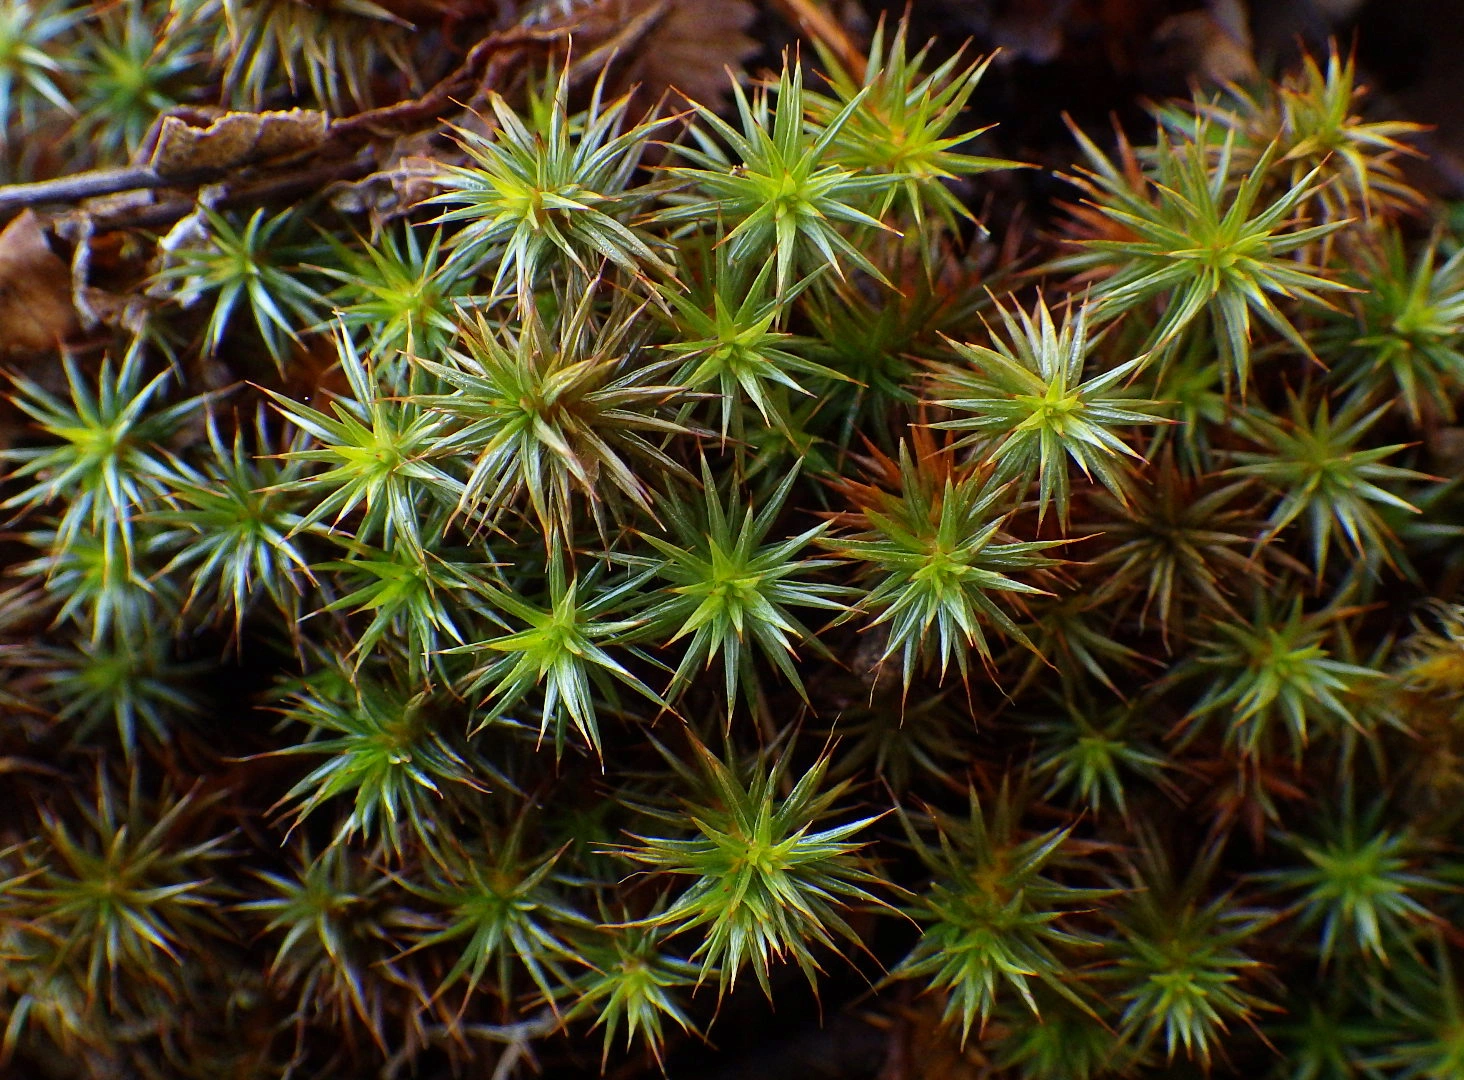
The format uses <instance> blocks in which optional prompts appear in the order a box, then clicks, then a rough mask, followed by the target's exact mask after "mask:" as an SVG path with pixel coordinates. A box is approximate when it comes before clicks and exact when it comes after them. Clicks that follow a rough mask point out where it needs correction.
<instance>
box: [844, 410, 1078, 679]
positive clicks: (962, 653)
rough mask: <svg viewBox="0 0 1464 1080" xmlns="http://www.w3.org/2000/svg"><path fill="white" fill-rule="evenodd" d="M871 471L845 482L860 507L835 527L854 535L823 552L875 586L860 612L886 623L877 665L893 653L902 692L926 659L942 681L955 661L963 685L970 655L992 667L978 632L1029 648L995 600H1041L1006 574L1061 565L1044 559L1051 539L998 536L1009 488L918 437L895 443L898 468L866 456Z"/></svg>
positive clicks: (875, 454) (1008, 508) (1035, 590)
mask: <svg viewBox="0 0 1464 1080" xmlns="http://www.w3.org/2000/svg"><path fill="white" fill-rule="evenodd" d="M912 446H913V449H912ZM869 472H870V474H871V477H870V478H871V480H872V481H873V482H872V483H858V482H856V481H853V480H846V481H844V482H843V483H842V485H841V490H842V494H843V495H844V496H845V497H846V498H847V499H848V500H849V501H850V502H852V503H853V504H854V505H855V506H856V507H857V508H858V509H857V510H854V511H849V512H846V513H845V514H844V515H842V516H841V517H838V518H836V519H835V520H836V521H837V522H838V523H839V524H841V525H845V526H847V527H849V528H851V529H853V530H855V531H853V532H852V533H851V534H849V535H847V536H843V535H841V536H839V537H837V538H834V539H831V540H829V541H828V544H829V546H830V547H832V548H833V550H834V551H836V552H837V553H838V554H840V555H841V556H843V557H844V558H847V559H850V560H853V561H854V562H855V563H856V564H858V565H860V566H861V567H862V568H864V573H865V574H866V575H867V576H868V577H870V578H871V579H873V580H872V584H871V586H870V587H869V592H868V598H867V599H866V601H865V607H866V609H867V610H868V612H869V613H870V614H871V615H873V616H874V618H873V620H872V623H871V625H873V626H875V627H879V626H884V625H885V624H889V630H888V635H889V642H888V645H887V646H886V648H885V650H884V657H883V658H882V659H887V658H889V657H891V656H894V655H896V654H898V655H899V657H900V663H901V666H902V669H903V671H904V680H905V685H906V687H908V686H909V684H910V680H911V679H912V678H913V677H914V675H915V672H916V670H917V669H919V668H921V667H924V666H926V665H928V664H929V663H930V662H931V661H932V660H936V659H938V661H939V672H940V675H941V676H944V674H945V672H946V669H947V668H948V667H949V665H950V663H951V661H955V664H956V667H957V668H958V669H959V670H960V672H961V674H962V676H963V677H967V676H969V672H970V666H969V655H968V651H969V650H972V649H974V650H975V651H976V653H977V655H979V656H980V657H981V658H982V659H983V660H990V658H991V646H990V643H989V642H988V640H987V637H986V630H985V629H984V628H983V624H985V625H986V626H995V627H996V628H997V629H999V630H1001V631H1003V632H1004V633H1005V634H1007V636H1009V637H1011V638H1013V639H1015V640H1016V641H1018V642H1021V643H1023V644H1026V643H1027V637H1026V635H1025V634H1023V633H1022V631H1021V630H1020V629H1019V628H1018V626H1017V624H1016V623H1015V622H1014V621H1013V620H1012V617H1011V615H1010V614H1008V613H1007V611H1006V610H1004V609H1003V608H1002V607H1001V606H999V605H998V603H997V600H996V597H1003V598H1005V597H1011V596H1021V595H1037V594H1040V593H1042V592H1043V590H1042V589H1041V588H1039V587H1038V586H1036V585H1033V584H1030V583H1028V582H1025V581H1022V580H1020V579H1018V578H1014V577H1012V576H1011V574H1012V573H1016V572H1028V573H1030V572H1032V571H1040V570H1042V569H1043V568H1045V567H1051V566H1056V565H1057V564H1058V561H1059V560H1057V559H1054V558H1052V557H1050V556H1048V555H1044V554H1043V552H1045V551H1048V550H1050V549H1052V548H1053V547H1055V546H1057V545H1056V544H1055V543H1054V542H1052V541H1018V540H1014V539H1012V538H1011V537H1010V535H1008V534H1004V533H1003V531H1002V526H1003V525H1004V524H1006V521H1007V519H1008V518H1009V517H1010V515H1011V513H1012V512H1013V509H1014V507H1013V505H1012V504H1013V501H1014V497H1013V493H1012V492H1011V490H1010V484H1001V483H998V482H996V481H995V480H993V479H992V477H991V475H990V471H989V469H987V468H985V467H983V466H982V465H981V464H980V463H977V464H975V465H961V464H958V463H957V462H956V459H955V456H954V454H953V452H952V451H951V450H950V448H949V447H944V448H940V449H937V448H936V446H935V443H934V440H933V439H930V438H921V437H919V436H918V435H917V436H916V437H914V438H913V439H912V441H911V442H909V443H904V442H902V443H901V444H900V459H899V461H898V462H896V461H894V460H893V459H891V458H889V457H888V456H886V455H885V454H883V453H881V452H880V451H878V450H871V453H870V457H869Z"/></svg>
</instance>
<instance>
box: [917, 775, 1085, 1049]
mask: <svg viewBox="0 0 1464 1080" xmlns="http://www.w3.org/2000/svg"><path fill="white" fill-rule="evenodd" d="M992 802H993V805H992V807H991V808H990V809H986V808H983V807H982V805H981V801H980V800H979V799H978V797H977V795H976V792H975V790H974V789H973V790H971V792H970V814H969V816H968V817H966V818H964V819H963V818H954V817H950V816H947V815H944V814H936V815H935V816H934V818H933V821H932V824H933V825H934V826H935V831H936V838H937V842H938V847H931V846H930V845H928V844H927V843H925V841H924V840H923V839H922V838H921V837H920V836H919V835H918V833H917V832H916V831H915V830H914V829H913V828H909V827H908V826H907V832H908V833H909V835H910V840H911V842H912V843H913V844H914V845H915V849H916V852H917V854H918V855H919V856H920V859H921V862H923V863H924V864H925V866H926V868H927V869H929V870H930V871H931V873H932V874H933V875H934V878H933V880H932V881H931V883H930V886H929V888H928V890H927V891H926V892H924V893H923V894H922V895H921V896H920V897H919V898H918V901H917V903H916V905H915V906H914V907H913V908H912V909H911V914H912V915H913V916H914V917H915V918H916V919H917V920H918V921H919V922H921V923H923V924H925V926H924V929H923V932H922V934H921V937H920V940H919V942H917V943H916V945H915V948H914V949H912V950H911V952H910V954H909V955H908V956H907V957H906V958H905V959H904V960H903V961H901V963H900V966H899V967H898V968H896V969H895V971H894V975H895V976H896V977H898V978H905V979H915V978H920V979H924V980H925V981H926V983H927V985H928V986H929V987H930V988H931V989H932V990H935V991H940V992H943V993H945V994H946V995H947V996H946V1005H945V1019H946V1020H947V1021H952V1020H958V1021H959V1023H960V1028H961V1040H962V1041H963V1042H964V1041H965V1040H966V1038H968V1037H969V1035H970V1033H971V1027H972V1025H973V1024H974V1023H976V1021H977V1020H978V1019H979V1020H980V1021H981V1026H982V1027H983V1028H984V1027H985V1025H986V1021H987V1019H988V1018H989V1017H990V1015H991V1012H992V1010H993V1008H995V1006H996V1003H997V1001H998V999H999V995H1001V994H1002V993H1003V992H1005V993H1011V992H1013V991H1015V993H1016V994H1017V995H1018V996H1019V997H1020V998H1021V1000H1022V1001H1023V1002H1024V1003H1025V1004H1026V1006H1027V1007H1028V1008H1029V1009H1031V1010H1032V1012H1033V1013H1037V1012H1038V1005H1037V998H1036V996H1035V994H1034V992H1033V991H1034V988H1035V987H1036V986H1039V985H1040V986H1044V987H1046V988H1047V989H1048V990H1050V991H1052V992H1053V993H1055V994H1056V995H1057V996H1059V997H1060V998H1062V999H1064V1000H1065V1001H1067V1002H1068V1003H1069V1004H1071V1005H1073V1006H1076V1007H1077V1008H1078V1009H1079V1010H1081V1011H1084V1012H1088V1013H1090V1014H1091V1013H1092V1006H1090V1005H1089V1004H1088V1003H1087V1002H1085V1001H1084V1000H1083V998H1082V997H1081V996H1080V995H1079V994H1078V992H1077V991H1076V990H1075V989H1074V988H1073V987H1072V986H1070V985H1069V984H1068V981H1067V980H1066V979H1065V977H1064V976H1065V973H1066V970H1067V968H1068V966H1069V965H1071V964H1073V963H1075V962H1076V963H1080V962H1081V960H1080V959H1079V957H1081V955H1082V952H1083V948H1084V947H1085V946H1091V945H1093V944H1094V941H1093V939H1091V938H1090V937H1088V936H1086V935H1084V934H1081V933H1078V932H1076V931H1075V929H1074V928H1071V927H1069V926H1065V925H1064V919H1065V918H1070V917H1071V916H1073V915H1074V914H1076V913H1078V912H1081V911H1083V910H1085V909H1087V908H1090V907H1092V906H1093V904H1095V903H1096V902H1097V901H1099V900H1100V899H1102V898H1103V897H1105V896H1107V895H1108V893H1107V891H1105V890H1102V889H1083V888H1074V887H1073V886H1070V885H1066V884H1064V883H1062V882H1061V881H1060V880H1058V879H1056V878H1054V877H1052V876H1051V870H1052V869H1055V868H1056V866H1055V865H1052V866H1050V865H1049V864H1055V863H1061V862H1062V861H1063V860H1062V854H1063V847H1064V845H1065V844H1066V842H1067V840H1068V837H1069V833H1070V830H1068V829H1052V830H1050V831H1048V832H1045V833H1041V834H1039V835H1036V836H1030V837H1026V836H1022V835H1021V834H1020V833H1019V832H1018V825H1017V818H1018V815H1019V814H1020V810H1021V808H1020V806H1018V805H1017V803H1016V800H1015V799H1014V798H1013V796H1012V793H1011V792H1010V791H1009V790H1008V789H1006V788H1003V789H1002V790H1001V791H1000V792H999V793H998V795H997V797H996V798H995V799H994V800H992Z"/></svg>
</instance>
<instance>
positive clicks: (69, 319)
mask: <svg viewBox="0 0 1464 1080" xmlns="http://www.w3.org/2000/svg"><path fill="white" fill-rule="evenodd" d="M76 321H77V320H76V309H75V308H74V307H73V306H72V303H71V271H70V269H69V268H68V267H67V266H66V263H65V262H63V261H62V260H61V259H60V258H59V257H58V256H57V255H56V253H55V252H53V251H52V250H51V248H50V245H49V244H47V243H46V234H45V230H44V229H42V228H41V220H40V218H39V217H38V216H37V215H36V213H35V211H34V210H24V211H22V212H21V213H20V214H18V215H17V216H16V217H15V218H14V219H12V220H11V222H10V224H8V225H6V226H5V231H4V232H0V326H3V327H4V328H5V333H4V335H3V336H0V352H6V353H35V352H49V351H50V350H52V349H55V348H56V347H57V346H58V345H59V344H60V343H61V342H62V341H64V340H66V338H67V337H69V336H70V335H71V334H72V333H73V332H75V330H76Z"/></svg>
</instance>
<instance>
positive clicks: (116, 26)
mask: <svg viewBox="0 0 1464 1080" xmlns="http://www.w3.org/2000/svg"><path fill="white" fill-rule="evenodd" d="M160 14H161V13H160V12H157V11H155V10H151V9H150V8H149V5H147V4H146V3H144V2H143V0H126V2H125V3H123V4H121V5H120V6H119V7H116V8H113V9H112V10H111V11H109V12H107V13H106V14H105V15H104V16H103V17H102V18H101V19H100V20H99V21H98V24H97V25H96V27H95V28H94V29H93V31H92V32H91V33H89V34H87V35H86V37H85V38H84V39H83V49H82V51H81V55H80V57H79V63H78V65H77V69H76V71H75V72H74V74H73V78H74V79H75V81H76V83H77V84H78V85H79V86H80V87H81V88H82V92H81V94H80V95H78V98H77V100H76V101H75V103H74V106H75V109H76V112H77V114H78V115H77V118H76V132H75V135H74V137H75V138H77V139H78V140H84V141H86V142H89V143H90V144H91V145H92V147H93V148H94V151H95V153H96V156H97V158H98V159H99V161H101V162H103V163H111V162H119V161H122V160H125V159H126V157H127V156H128V155H131V154H133V153H135V152H136V151H137V149H138V147H139V146H140V145H141V144H142V140H143V137H144V136H145V135H146V134H147V132H148V129H149V128H151V127H152V125H153V123H154V122H155V121H156V120H157V118H158V114H159V113H161V112H163V111H165V110H167V109H170V108H172V107H173V106H175V105H177V104H178V100H177V98H176V97H175V96H174V93H175V91H176V90H177V89H178V88H180V87H182V86H186V85H187V76H188V75H189V74H190V72H191V69H192V68H194V67H195V66H196V65H198V64H199V63H200V62H201V60H202V52H201V50H200V49H199V47H198V46H199V42H198V40H197V38H195V37H194V36H193V35H192V34H190V33H187V32H185V31H180V29H179V28H177V27H169V26H167V24H166V23H162V22H159V19H158V16H159V15H160ZM170 31H171V32H170ZM3 112H4V106H3V104H0V113H3Z"/></svg>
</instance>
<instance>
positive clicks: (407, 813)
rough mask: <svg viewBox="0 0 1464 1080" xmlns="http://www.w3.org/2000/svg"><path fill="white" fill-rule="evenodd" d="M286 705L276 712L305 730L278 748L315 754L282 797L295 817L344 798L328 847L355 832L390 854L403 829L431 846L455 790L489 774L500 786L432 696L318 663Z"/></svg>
mask: <svg viewBox="0 0 1464 1080" xmlns="http://www.w3.org/2000/svg"><path fill="white" fill-rule="evenodd" d="M343 684H344V685H343ZM286 702H287V703H286V706H285V708H284V710H283V713H284V717H285V719H286V720H288V721H290V722H292V723H298V724H304V725H306V726H307V727H308V728H309V729H310V734H309V737H308V738H307V740H306V741H303V742H300V743H298V744H296V745H293V746H289V747H286V748H285V749H284V750H282V751H280V753H284V754H308V755H316V756H319V755H324V757H325V760H324V761H322V762H321V763H320V764H319V765H317V766H316V767H315V768H314V769H313V770H311V772H310V773H309V774H308V775H306V776H305V777H303V778H302V779H301V780H300V781H299V782H298V783H296V784H295V786H294V787H293V788H291V789H290V792H289V794H288V795H286V796H285V798H286V799H289V800H294V801H298V809H297V810H296V820H297V821H301V820H303V819H304V818H306V817H307V816H309V815H310V814H311V813H313V812H314V811H316V810H318V809H319V808H320V807H322V806H323V805H325V804H326V803H328V802H329V801H330V800H332V799H334V798H336V797H337V796H344V797H347V798H349V799H350V800H351V801H352V806H351V812H350V814H349V815H347V817H346V818H345V819H344V820H343V821H342V822H341V824H340V827H339V828H338V829H337V831H336V834H335V837H334V840H333V843H335V844H343V843H346V842H348V841H349V840H350V839H351V837H352V836H354V835H355V834H356V833H357V832H359V833H361V834H362V835H364V836H366V837H368V838H370V839H373V840H375V839H378V838H379V839H383V840H385V841H386V844H387V845H388V847H389V849H390V850H391V851H392V852H394V853H396V854H397V855H400V854H401V853H402V852H404V851H405V850H407V839H408V836H409V834H415V835H416V837H417V838H419V839H420V840H422V841H423V842H424V843H427V844H429V845H434V844H437V843H440V838H438V837H436V836H434V833H435V832H436V830H435V829H434V827H433V823H434V821H435V819H436V818H437V817H438V815H440V814H443V813H446V812H448V811H447V810H446V807H447V806H450V805H451V804H452V802H453V801H454V799H455V798H456V797H458V796H460V795H461V794H462V793H463V792H464V791H465V790H466V791H485V790H487V785H488V783H489V782H490V781H491V782H493V783H494V784H495V785H496V784H499V783H506V781H504V780H503V778H502V777H501V776H499V775H497V774H496V772H495V770H494V769H493V768H492V767H491V766H490V765H488V764H487V762H485V761H484V760H483V759H482V758H481V757H480V756H479V755H477V754H476V753H474V752H473V751H472V750H470V749H468V748H466V747H462V746H459V745H455V743H456V742H457V739H456V737H455V736H456V733H455V732H453V731H452V730H451V729H450V728H449V727H448V724H447V723H445V722H444V717H443V716H442V713H443V712H444V710H443V708H442V703H441V701H440V700H438V699H435V698H434V696H433V695H432V694H431V693H430V692H429V691H425V690H418V691H416V692H415V693H412V692H410V691H407V690H403V689H402V688H400V687H397V686H393V685H390V684H388V683H385V682H383V681H382V680H381V679H380V678H373V677H371V675H369V674H367V675H364V676H362V677H360V678H357V679H356V680H355V682H354V683H353V684H352V683H348V682H347V681H346V680H345V679H343V678H341V677H340V676H339V675H337V674H336V673H334V672H331V671H329V669H327V670H326V672H325V673H324V676H323V677H322V676H317V677H316V678H315V679H313V680H311V681H310V682H308V683H306V684H305V685H304V686H301V687H300V688H298V689H296V690H294V691H292V692H291V694H290V696H289V697H288V698H287V699H286ZM454 726H456V725H454Z"/></svg>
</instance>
